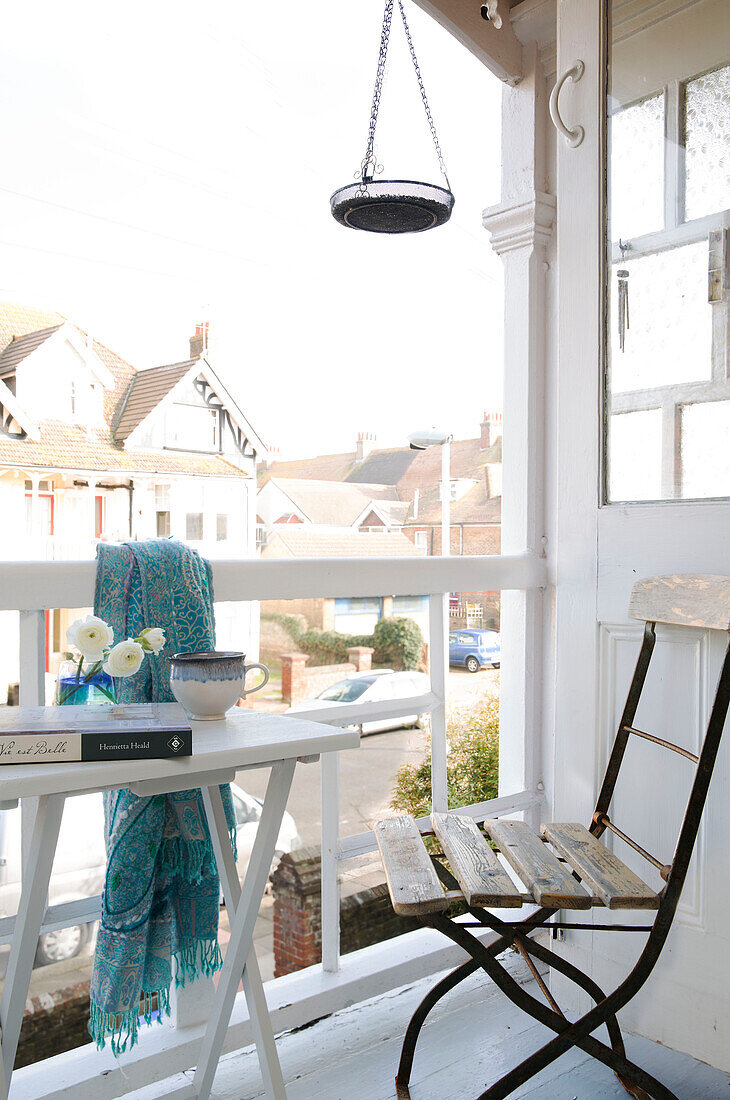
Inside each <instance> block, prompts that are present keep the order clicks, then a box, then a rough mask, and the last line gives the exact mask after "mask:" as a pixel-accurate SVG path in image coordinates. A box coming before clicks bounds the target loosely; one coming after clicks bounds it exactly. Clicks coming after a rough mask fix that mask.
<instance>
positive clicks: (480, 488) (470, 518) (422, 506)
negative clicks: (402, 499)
mask: <svg viewBox="0 0 730 1100" xmlns="http://www.w3.org/2000/svg"><path fill="white" fill-rule="evenodd" d="M449 516H450V520H451V523H452V524H456V523H465V524H472V523H499V522H500V521H501V518H502V498H501V497H488V496H487V487H486V483H485V480H484V475H483V473H482V477H481V480H480V481H478V482H477V484H476V485H474V486H473V487H472V488H471V489H470V490H469V491H468V493H465V494H464V496H463V497H462V498H461V500H455V501H452V503H451V508H450V510H449ZM440 523H441V500H440V493H439V490H438V489H432V490H431V491H430V492H428V493H424V494H423V495H422V496H421V497H420V498H419V502H418V518H417V519H414V518H413V515H412V514H411V515H410V516H409V518H408V524H407V526H409V527H431V526H438V525H439V524H440Z"/></svg>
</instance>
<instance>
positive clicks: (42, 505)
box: [25, 482, 55, 537]
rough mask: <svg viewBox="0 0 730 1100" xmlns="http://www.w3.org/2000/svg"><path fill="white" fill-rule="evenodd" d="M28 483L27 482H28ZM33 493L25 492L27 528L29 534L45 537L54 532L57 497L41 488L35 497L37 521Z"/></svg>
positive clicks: (43, 483)
mask: <svg viewBox="0 0 730 1100" xmlns="http://www.w3.org/2000/svg"><path fill="white" fill-rule="evenodd" d="M26 484H27V483H26ZM41 484H42V485H47V484H48V482H41ZM33 506H34V502H33V493H32V492H26V494H25V529H26V534H28V535H41V536H43V537H47V536H50V535H52V534H53V533H54V522H55V499H54V496H53V493H48V492H41V491H40V490H39V492H38V494H37V496H36V499H35V508H36V514H35V523H34V522H33V519H34V514H33Z"/></svg>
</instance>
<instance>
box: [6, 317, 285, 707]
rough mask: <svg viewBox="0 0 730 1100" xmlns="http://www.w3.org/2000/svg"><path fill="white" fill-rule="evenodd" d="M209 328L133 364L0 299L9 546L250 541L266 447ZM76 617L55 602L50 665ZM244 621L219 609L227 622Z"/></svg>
mask: <svg viewBox="0 0 730 1100" xmlns="http://www.w3.org/2000/svg"><path fill="white" fill-rule="evenodd" d="M206 337H207V329H206V326H204V325H200V326H198V328H197V331H196V333H195V334H194V335H193V337H192V339H191V341H190V355H189V356H188V358H186V359H185V360H183V361H181V362H178V363H172V364H169V365H165V366H160V367H153V368H150V369H147V370H137V369H136V368H135V367H134V366H133V365H132V364H130V363H128V362H126V361H125V360H124V359H122V358H121V357H120V356H118V355H116V353H115V352H113V351H112V350H111V349H109V348H107V347H105V346H104V345H103V344H101V343H100V342H99V341H97V340H94V339H93V338H92V337H90V336H89V335H88V334H86V333H85V332H83V331H82V330H81V329H80V328H78V327H77V326H75V325H74V324H72V323H71V322H70V321H68V320H66V319H65V318H63V317H60V316H59V315H57V314H50V313H44V312H42V311H39V310H34V309H28V308H25V307H21V306H17V305H13V304H6V305H3V306H0V504H1V506H2V510H3V515H4V516H5V518H6V522H5V524H4V525H3V528H2V531H0V560H6V561H7V560H16V561H17V560H27V561H34V560H36V561H37V560H41V561H45V560H79V559H84V558H89V557H93V556H94V554H95V547H96V544H97V543H98V542H100V541H109V542H117V541H122V540H125V539H130V538H131V539H144V538H155V537H160V538H167V537H173V538H179V539H184V540H185V541H186V542H188V543H190V544H191V545H193V546H195V547H196V548H197V549H198V550H200V552H201V553H202V554H204V555H205V556H206V557H209V558H210V557H218V558H245V557H250V556H252V555H253V553H254V552H255V517H256V512H255V486H256V465H257V462H258V460H259V458H260V457H261V456H265V454H266V450H265V447H264V445H263V443H262V442H261V440H260V439H259V437H258V435H257V434H256V432H255V431H254V430H253V428H252V427H251V425H250V424H249V422H248V420H247V418H246V417H245V416H244V414H243V412H242V411H241V410H240V408H239V407H238V405H237V403H236V402H235V400H234V399H233V398H232V397H231V395H230V393H229V392H228V390H227V389H226V387H225V385H224V383H223V382H222V380H221V379H220V378H219V376H218V375H217V374H216V372H215V369H214V366H213V365H212V364H211V362H210V361H209V359H208V357H207V355H206V350H207V349H206V346H205V343H206ZM75 614H76V612H74V615H75ZM68 617H69V613H68V612H65V611H56V612H49V613H48V615H47V622H46V670H47V672H48V673H49V674H51V675H52V673H53V670H54V669H55V667H56V666H57V663H58V661H59V659H60V657H61V656H62V654H63V652H64V651H65V644H66V643H65V629H66V625H67V620H68ZM244 618H245V619H246V622H245V634H246V636H247V638H248V637H250V636H251V634H252V633H253V634H255V632H256V624H255V623H254V622H253V620H252V621H250V622H249V621H248V619H249V618H250V616H249V615H248V613H246V614H245V615H244ZM237 621H238V626H237V625H236V623H237ZM242 625H243V624H241V622H240V616H238V620H236V618H235V617H232V616H231V615H229V614H228V613H226V612H225V611H224V614H223V616H219V623H218V629H219V633H220V634H222V635H223V636H228V635H229V634H231V632H233V633H236V632H237V631H240V629H241V626H242ZM7 633H8V632H7V631H3V636H5V635H7ZM231 640H232V639H231ZM17 678H18V668H17V653H11V652H9V653H7V654H5V653H2V654H0V699H2V700H4V699H5V695H6V692H7V688H8V684H12V683H14V682H15V681H17Z"/></svg>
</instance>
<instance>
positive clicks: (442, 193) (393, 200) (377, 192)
mask: <svg viewBox="0 0 730 1100" xmlns="http://www.w3.org/2000/svg"><path fill="white" fill-rule="evenodd" d="M331 202H332V215H333V217H334V218H335V220H336V221H338V222H339V223H340V225H347V226H349V228H350V229H366V230H367V231H368V232H369V233H423V232H424V230H426V229H433V228H435V226H437V225H443V224H444V222H447V221H448V220H449V218H450V217H451V210H452V208H453V205H454V196H453V195H452V194H451V192H450V191H448V190H447V189H446V188H445V187H437V186H436V184H435V183H415V182H414V181H412V180H371V181H370V182H368V183H367V184H365V185H363V184H362V183H351V184H348V186H346V187H341V188H340V189H339V191H335V193H334V195H333V196H332V200H331Z"/></svg>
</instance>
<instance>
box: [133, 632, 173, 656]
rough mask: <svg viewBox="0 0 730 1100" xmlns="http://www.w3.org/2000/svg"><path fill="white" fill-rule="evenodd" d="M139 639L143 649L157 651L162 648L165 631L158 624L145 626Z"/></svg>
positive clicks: (164, 640)
mask: <svg viewBox="0 0 730 1100" xmlns="http://www.w3.org/2000/svg"><path fill="white" fill-rule="evenodd" d="M139 638H140V641H141V642H142V646H143V647H144V649H149V650H150V651H151V652H152V653H159V652H160V650H162V649H164V647H165V642H166V641H167V639H166V638H165V631H164V630H163V629H162V627H159V626H147V627H145V629H144V630H143V631H142V633H141V634H140V636H139Z"/></svg>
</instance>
